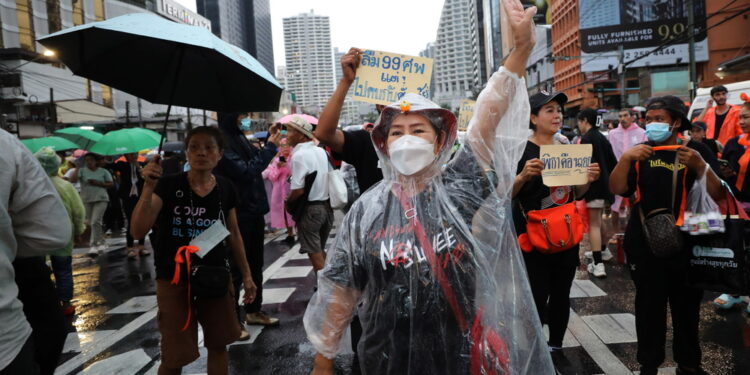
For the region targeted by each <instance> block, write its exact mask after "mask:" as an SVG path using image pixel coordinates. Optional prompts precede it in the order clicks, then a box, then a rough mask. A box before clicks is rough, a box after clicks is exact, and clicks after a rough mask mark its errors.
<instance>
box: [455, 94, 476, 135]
mask: <svg viewBox="0 0 750 375" xmlns="http://www.w3.org/2000/svg"><path fill="white" fill-rule="evenodd" d="M476 104H477V102H476V101H475V100H470V99H464V100H462V101H461V105H460V107H459V111H458V130H459V131H466V128H468V127H469V121H471V118H472V116H474V106H475V105H476Z"/></svg>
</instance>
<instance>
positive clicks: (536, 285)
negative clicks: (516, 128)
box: [513, 91, 599, 369]
mask: <svg viewBox="0 0 750 375" xmlns="http://www.w3.org/2000/svg"><path fill="white" fill-rule="evenodd" d="M567 100H568V98H567V96H565V94H563V93H556V94H549V93H547V92H546V91H542V92H540V93H538V94H535V95H532V96H531V97H530V98H529V102H530V104H531V118H530V123H529V128H531V130H532V131H533V134H532V135H531V137H529V140H528V142H526V149H525V151H524V153H523V156H522V157H521V160H519V161H518V167H517V172H516V173H517V175H516V179H515V181H514V183H513V198H514V199H515V201H516V202H517V204H516V205H514V210H513V219H514V222H515V226H516V233H518V234H519V242H520V243H521V248H522V249H523V250H524V252H523V258H524V262H525V264H526V271H527V272H528V276H529V284H530V285H531V293H532V294H533V296H534V301H535V303H536V308H537V313H538V314H539V317H540V318H541V319H542V323H547V325H548V326H549V341H548V342H547V343H548V345H549V347H550V351H551V353H552V360H553V362H554V363H555V367H556V368H558V369H560V368H564V367H568V366H570V364H569V363H568V362H567V360H566V359H565V357H564V355H563V352H562V342H563V336H564V335H565V329H566V328H567V326H568V318H569V315H570V299H569V295H570V287H571V285H572V283H573V278H574V277H575V271H576V267H578V264H579V263H580V262H579V259H578V243H577V241H575V240H572V239H573V238H574V236H575V235H580V233H573V232H574V231H576V230H575V228H574V227H573V226H572V225H571V224H575V223H576V222H577V223H579V225H580V222H581V221H580V217H574V216H577V215H578V213H577V211H575V208H574V207H575V200H576V199H580V198H582V197H583V196H584V195H585V194H586V192H587V191H588V190H589V186H590V185H591V183H592V182H594V181H596V180H597V179H598V178H599V165H598V164H596V163H591V164H588V163H589V162H590V159H591V146H590V145H556V144H559V143H558V142H556V141H555V134H556V133H557V132H558V130H560V127H561V126H562V117H563V116H562V110H563V106H564V105H565V103H566V102H567ZM581 147H583V148H586V149H587V151H586V152H584V153H580V154H579V148H581ZM559 149H563V150H562V151H560V150H559ZM565 149H567V151H565ZM545 175H547V176H545ZM565 208H572V209H571V210H569V212H568V213H566V216H567V218H566V219H565V220H563V221H562V225H557V227H562V228H547V227H545V228H544V231H546V232H547V234H548V235H547V238H549V237H550V236H549V232H554V231H555V230H563V231H566V232H565V233H564V234H563V236H562V237H564V239H563V240H562V243H558V242H557V241H555V243H550V244H549V246H545V245H546V244H544V243H541V244H540V243H539V241H533V240H529V239H530V238H531V237H532V236H534V234H539V231H535V230H534V228H533V226H532V220H531V218H532V216H541V217H542V218H544V219H546V220H554V215H555V214H556V213H557V212H559V211H557V210H560V209H565ZM527 219H528V220H527ZM571 219H572V220H571ZM566 223H567V228H565V226H566ZM544 231H543V232H544ZM578 232H580V227H579V228H578ZM541 236H542V238H544V233H542V234H541Z"/></svg>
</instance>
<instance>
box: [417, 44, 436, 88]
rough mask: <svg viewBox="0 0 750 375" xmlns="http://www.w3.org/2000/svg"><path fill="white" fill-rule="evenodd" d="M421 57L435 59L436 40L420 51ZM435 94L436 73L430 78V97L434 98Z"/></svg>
mask: <svg viewBox="0 0 750 375" xmlns="http://www.w3.org/2000/svg"><path fill="white" fill-rule="evenodd" d="M419 56H420V57H426V58H428V59H432V60H433V62H434V61H435V42H429V43H427V46H425V49H423V50H422V51H421V52H419ZM434 96H435V73H433V74H432V78H430V97H429V99H432V98H433V97H434Z"/></svg>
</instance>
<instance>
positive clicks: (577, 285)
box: [570, 280, 607, 298]
mask: <svg viewBox="0 0 750 375" xmlns="http://www.w3.org/2000/svg"><path fill="white" fill-rule="evenodd" d="M606 295H607V293H605V292H604V291H603V290H601V289H599V287H598V286H596V284H594V283H593V282H591V280H573V285H572V286H571V287H570V298H584V297H603V296H606Z"/></svg>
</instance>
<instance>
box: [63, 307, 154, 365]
mask: <svg viewBox="0 0 750 375" xmlns="http://www.w3.org/2000/svg"><path fill="white" fill-rule="evenodd" d="M155 317H156V309H153V310H151V311H148V312H145V313H143V314H141V315H140V316H139V317H137V318H135V319H133V320H132V321H131V322H130V323H128V324H126V325H125V326H124V327H122V328H120V329H119V330H117V331H115V332H114V333H112V334H110V335H107V336H105V337H104V338H102V339H101V340H96V341H94V342H93V343H92V344H91V345H87V346H85V347H84V348H83V351H82V352H81V353H79V354H78V355H76V356H75V357H73V358H71V359H69V360H68V361H67V362H65V363H63V364H62V365H60V366H58V367H57V370H55V375H65V374H69V373H71V372H72V371H73V370H75V369H77V368H78V367H80V366H82V365H83V364H84V363H86V362H87V361H89V360H91V359H92V358H94V357H96V356H97V355H99V354H101V353H102V352H103V351H105V350H107V349H109V347H111V346H112V345H114V344H115V343H117V342H118V341H120V340H122V339H123V338H125V336H127V335H129V334H131V333H133V332H135V330H137V329H138V328H140V327H141V326H143V325H144V324H146V323H148V322H150V321H151V319H154V318H155Z"/></svg>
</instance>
